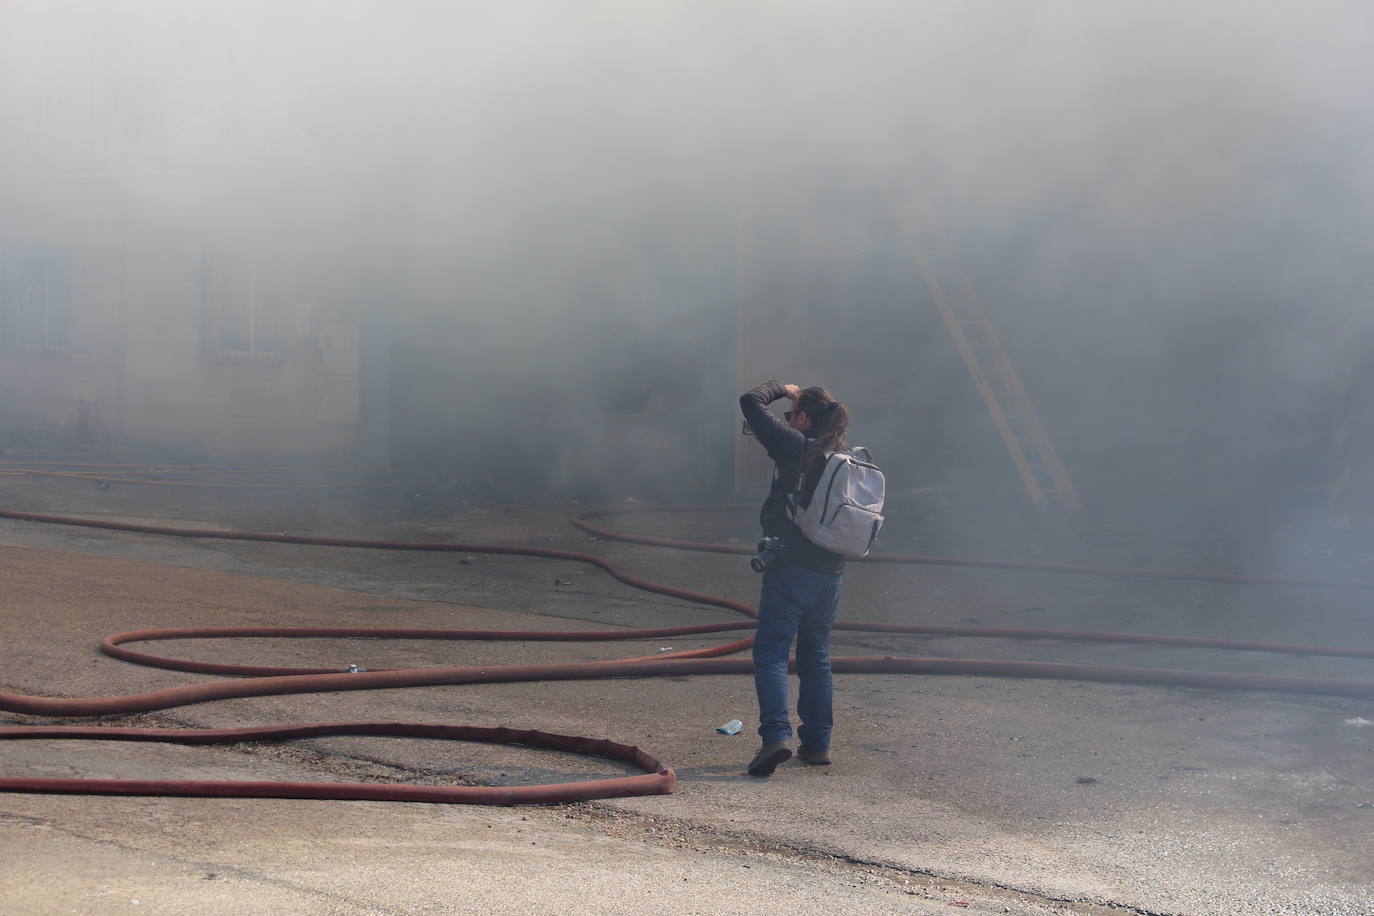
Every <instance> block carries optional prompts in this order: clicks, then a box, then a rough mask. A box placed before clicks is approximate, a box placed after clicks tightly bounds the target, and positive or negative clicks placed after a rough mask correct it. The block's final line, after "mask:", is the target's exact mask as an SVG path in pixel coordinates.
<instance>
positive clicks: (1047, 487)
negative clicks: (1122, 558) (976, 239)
mask: <svg viewBox="0 0 1374 916" xmlns="http://www.w3.org/2000/svg"><path fill="white" fill-rule="evenodd" d="M904 228H905V229H906V235H907V239H908V241H909V242H910V244H911V249H912V252H913V254H914V255H915V257H916V266H917V269H918V270H919V271H920V273H921V277H922V279H924V280H925V283H926V286H927V287H928V288H929V290H930V295H931V298H932V299H934V300H935V306H936V308H938V309H939V310H940V317H942V318H943V319H944V321H945V327H946V328H948V329H949V335H950V337H952V338H954V345H955V346H956V347H957V348H958V350H959V355H960V356H962V357H963V360H964V366H965V367H966V368H967V369H968V373H969V375H970V376H971V377H972V378H973V384H974V385H975V386H976V387H977V389H978V394H979V395H980V396H981V397H982V399H983V404H984V406H986V407H987V410H988V414H989V415H990V416H991V417H992V422H993V423H994V424H995V425H996V427H997V432H998V434H999V435H1000V436H1001V437H1002V443H1003V444H1004V445H1005V446H1006V447H1007V452H1008V453H1010V455H1011V460H1012V463H1013V464H1014V465H1016V473H1017V474H1018V475H1019V476H1020V477H1021V482H1022V483H1023V484H1025V487H1026V492H1027V493H1029V494H1030V498H1031V501H1032V502H1033V503H1035V505H1036V507H1037V508H1040V509H1045V508H1046V507H1048V506H1050V505H1051V504H1057V505H1059V506H1060V507H1062V508H1063V510H1064V511H1065V512H1067V513H1069V514H1071V515H1072V514H1075V513H1077V512H1078V511H1079V510H1080V509H1082V508H1083V503H1082V500H1080V499H1079V496H1078V491H1077V490H1076V489H1075V488H1074V485H1073V481H1071V480H1070V479H1069V473H1068V471H1066V470H1065V469H1064V464H1063V462H1061V461H1060V460H1059V453H1058V452H1056V451H1055V448H1054V443H1053V442H1051V441H1050V435H1049V433H1048V432H1047V431H1046V430H1045V426H1044V424H1043V423H1041V422H1040V415H1039V413H1037V412H1036V409H1035V404H1034V402H1032V401H1031V399H1030V395H1028V394H1026V389H1025V387H1023V386H1022V384H1021V377H1020V376H1019V375H1017V374H1016V369H1015V367H1013V366H1012V363H1011V358H1010V357H1009V356H1007V351H1006V349H1005V348H1003V346H1002V339H1001V338H1000V337H999V336H998V334H997V329H996V328H994V327H993V326H992V322H991V321H989V320H988V316H987V312H986V311H985V310H984V309H983V304H982V302H981V301H980V300H979V298H978V295H977V293H976V292H975V291H974V289H973V284H972V283H971V282H969V278H968V276H967V275H966V274H965V273H964V271H963V268H962V267H961V266H960V264H959V261H958V259H957V258H956V257H955V256H954V252H953V251H952V250H951V249H950V247H949V243H948V242H947V241H946V240H945V239H944V238H943V237H939V236H934V237H932V238H931V244H929V245H925V244H921V239H919V238H918V236H917V233H916V232H915V231H914V228H913V227H912V226H911V225H910V224H907V225H906V226H905V227H904ZM932 251H933V253H934V257H932V256H931V252H932Z"/></svg>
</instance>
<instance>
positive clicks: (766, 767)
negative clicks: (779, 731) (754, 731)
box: [749, 741, 792, 776]
mask: <svg viewBox="0 0 1374 916" xmlns="http://www.w3.org/2000/svg"><path fill="white" fill-rule="evenodd" d="M791 756H792V749H791V748H790V747H788V746H787V744H786V742H783V741H774V742H773V743H772V744H765V745H764V746H763V747H761V748H759V752H758V753H757V754H755V755H754V759H753V760H751V761H749V775H750V776H772V775H773V771H774V770H776V769H777V768H778V764H780V763H782V762H783V761H784V760H786V759H788V758H789V757H791Z"/></svg>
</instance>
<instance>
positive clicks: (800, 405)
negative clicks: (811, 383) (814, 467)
mask: <svg viewBox="0 0 1374 916" xmlns="http://www.w3.org/2000/svg"><path fill="white" fill-rule="evenodd" d="M797 409H798V410H801V411H804V412H805V413H806V415H807V416H808V417H810V418H811V432H812V433H813V434H814V438H812V440H811V442H810V444H809V445H808V446H807V448H806V457H807V458H814V457H816V456H817V455H824V454H825V453H826V452H842V451H844V450H845V449H846V448H848V447H849V443H848V442H846V441H845V433H846V432H848V431H849V408H848V407H846V406H845V405H843V404H841V403H840V402H839V401H837V400H835V399H834V398H833V397H831V396H830V392H828V391H826V390H825V389H824V388H819V387H815V388H804V389H802V392H801V394H800V395H798V397H797Z"/></svg>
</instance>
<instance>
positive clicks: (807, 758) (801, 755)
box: [797, 747, 830, 767]
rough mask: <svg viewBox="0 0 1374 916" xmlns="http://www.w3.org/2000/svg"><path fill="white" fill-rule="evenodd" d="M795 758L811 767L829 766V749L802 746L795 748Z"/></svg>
mask: <svg viewBox="0 0 1374 916" xmlns="http://www.w3.org/2000/svg"><path fill="white" fill-rule="evenodd" d="M797 759H798V760H800V761H801V762H802V763H805V764H808V765H810V766H813V767H828V766H830V752H829V751H813V750H811V749H810V748H806V747H803V748H799V749H798V750H797Z"/></svg>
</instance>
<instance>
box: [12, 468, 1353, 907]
mask: <svg viewBox="0 0 1374 916" xmlns="http://www.w3.org/2000/svg"><path fill="white" fill-rule="evenodd" d="M325 492H327V491H325ZM0 498H3V500H4V503H5V505H7V506H8V507H10V508H14V509H18V510H21V511H31V512H44V511H46V512H64V513H68V514H75V515H87V516H95V515H101V516H105V517H110V518H118V519H122V520H129V519H139V520H146V521H153V522H157V521H161V520H166V519H171V520H175V521H179V522H180V523H182V524H188V525H195V526H197V527H207V526H210V525H215V524H220V525H225V526H228V527H241V528H254V529H256V530H290V531H293V532H305V531H312V532H316V533H324V534H331V535H339V536H357V537H379V538H391V539H402V540H424V541H437V540H445V541H459V542H483V543H510V544H515V543H525V544H536V545H539V546H552V547H565V548H569V549H574V550H589V551H592V552H596V553H598V554H601V555H603V556H606V557H608V558H609V559H610V560H611V562H613V563H615V564H617V565H618V566H621V567H622V568H624V569H625V570H627V571H629V572H631V573H633V574H636V575H641V576H644V577H646V578H650V579H654V580H657V581H662V582H668V583H670V584H674V585H679V586H683V587H688V588H694V589H699V590H703V591H707V592H712V593H716V594H723V595H728V596H731V597H735V598H740V599H744V600H753V598H754V592H755V590H756V588H757V579H756V577H755V576H753V574H752V573H750V572H749V570H748V568H747V565H746V564H745V563H744V561H743V559H742V558H738V557H729V556H715V555H709V554H695V553H683V552H672V551H666V550H663V549H658V548H650V547H639V546H634V545H628V544H621V543H615V542H604V541H596V540H593V539H592V538H590V537H589V536H588V535H586V534H584V533H582V532H580V531H578V530H576V529H574V528H573V527H571V526H570V525H569V524H568V523H567V517H568V516H569V515H571V514H573V513H574V512H576V511H578V510H579V509H580V508H582V507H578V506H573V505H567V504H563V505H553V504H542V505H524V506H500V505H494V504H491V505H488V504H475V505H471V506H466V507H464V506H445V507H442V511H436V509H435V508H434V507H428V508H423V507H419V506H417V505H409V510H412V511H405V512H402V511H400V510H399V509H398V508H397V505H395V504H394V503H388V504H386V505H379V506H378V507H374V509H375V511H371V510H370V511H362V510H358V511H354V512H348V513H344V512H335V511H330V509H329V508H328V507H329V506H331V502H330V498H329V497H327V496H324V495H317V496H311V497H309V498H295V497H291V498H287V497H284V496H279V495H278V496H273V497H271V498H258V499H244V498H240V497H239V496H237V495H234V494H227V495H226V494H224V493H219V494H215V495H213V496H211V495H208V494H206V493H201V492H198V491H183V490H171V489H158V488H154V487H137V486H133V485H122V484H116V485H115V486H113V487H111V488H110V489H109V490H97V489H95V488H93V487H92V486H91V485H90V484H89V483H88V482H74V481H61V480H38V479H30V478H0ZM406 505H407V504H405V503H404V501H402V503H401V507H402V508H406ZM354 508H356V507H354ZM617 524H618V525H621V526H622V527H625V528H635V529H638V530H645V531H649V530H655V531H661V532H664V533H667V534H670V535H672V534H679V535H683V536H688V537H693V538H703V539H711V540H720V541H724V540H728V539H730V538H735V539H738V540H739V541H741V542H748V541H749V539H751V538H752V536H753V530H752V527H751V526H752V519H751V517H750V515H749V513H740V514H738V515H731V514H729V513H701V514H698V515H687V516H671V517H653V516H644V517H638V518H627V519H624V520H621V521H618V522H617ZM992 546H993V547H994V548H996V547H1001V548H1003V549H1005V550H1012V551H1020V552H1022V553H1024V552H1026V551H1027V550H1030V552H1032V553H1034V552H1035V550H1034V549H1033V548H1028V547H1027V545H1026V544H1025V543H1017V544H1010V543H1008V544H1002V545H992ZM890 549H897V548H896V547H893V548H890ZM991 552H996V551H995V550H994V551H991ZM1078 559H1080V560H1081V559H1083V557H1078ZM1088 559H1089V561H1090V562H1092V561H1100V560H1101V558H1088ZM0 582H2V583H3V589H0V690H4V691H9V692H18V693H28V694H42V695H49V696H105V695H113V694H122V693H131V692H139V691H145V690H151V689H156V688H159V687H164V686H173V685H177V684H186V683H198V682H201V681H203V680H205V679H206V678H204V677H203V676H198V675H192V674H183V673H177V672H169V671H161V670H155V669H148V668H140V667H136V666H133V665H129V664H126V663H123V662H119V661H116V660H113V659H108V658H105V657H103V656H101V655H99V654H98V652H97V651H96V649H95V646H96V644H97V642H98V641H99V639H100V637H102V636H103V635H105V634H108V633H112V632H117V631H121V630H128V629H138V628H151V627H176V626H192V625H234V624H245V625H246V624H263V625H266V624H272V625H303V626H311V625H314V626H322V625H340V626H348V625H354V626H369V625H371V626H413V627H455V628H459V627H461V628H499V629H551V628H569V629H572V628H580V627H598V628H607V627H622V626H623V627H644V626H662V625H671V624H675V623H696V622H705V621H710V620H718V619H722V618H723V617H725V614H724V613H723V612H719V611H716V610H712V609H708V608H701V607H695V606H692V605H688V604H686V603H683V602H680V601H675V600H671V599H666V598H661V597H658V596H654V595H646V594H644V593H641V592H636V591H634V590H632V589H629V588H628V587H625V586H623V585H621V584H619V583H617V582H615V581H614V580H612V579H610V578H609V577H607V576H605V575H604V574H602V573H600V572H599V571H597V570H595V569H592V568H590V567H583V566H579V565H576V564H571V563H566V562H557V561H546V560H532V559H525V558H511V557H494V556H485V555H481V556H474V557H471V558H465V557H462V556H455V555H444V554H421V553H402V552H386V551H370V550H342V549H325V548H306V547H290V546H281V545H270V544H253V543H240V542H229V541H207V540H178V539H169V538H163V537H154V536H145V535H134V534H120V533H113V532H104V531H96V530H89V529H80V528H65V527H54V526H41V525H36V524H32V523H24V522H13V521H0ZM845 589H846V592H845V596H844V598H843V599H842V605H841V607H842V613H841V616H842V617H843V618H846V619H853V620H876V621H889V622H896V621H911V622H928V623H945V624H957V623H970V624H981V625H985V626H996V625H1016V626H1030V627H1047V628H1048V627H1054V628H1082V629H1109V630H1133V631H1137V632H1175V633H1198V634H1203V635H1216V636H1232V637H1236V638H1244V639H1255V640H1273V641H1293V642H1306V643H1332V642H1339V643H1344V644H1359V645H1374V615H1371V614H1370V613H1369V612H1368V600H1369V593H1368V592H1359V591H1350V590H1333V589H1313V588H1294V587H1256V586H1234V585H1232V586H1225V585H1216V584H1207V583H1198V582H1176V581H1175V582H1169V581H1140V580H1129V579H1120V578H1102V577H1069V576H1062V575H1061V576H1056V575H1048V574H1037V573H1025V572H1020V573H1013V572H1009V571H996V570H977V569H969V568H958V567H946V566H877V565H855V566H853V567H851V569H850V572H849V573H848V574H847V576H846V582H845ZM712 641H719V639H717V640H681V639H675V640H670V641H658V642H655V643H615V644H607V643H602V644H592V643H570V644H521V643H510V644H506V643H454V644H448V643H422V642H408V643H407V642H385V643H384V642H372V641H365V640H332V641H324V640H319V641H303V642H300V641H292V642H289V643H288V642H286V641H269V640H241V641H235V642H233V643H219V644H214V643H211V642H209V641H184V642H181V643H162V644H159V648H162V649H167V650H175V653H176V654H179V655H182V656H185V657H196V658H206V659H211V658H213V659H217V660H237V661H245V662H247V661H250V660H251V661H260V662H264V663H269V664H270V663H278V664H312V663H318V664H331V665H339V666H340V667H342V666H346V665H348V664H350V663H355V664H358V665H361V666H363V667H368V668H372V667H388V666H391V667H395V666H416V667H420V666H433V665H455V664H466V663H471V662H474V661H482V662H489V663H493V664H496V663H501V662H537V661H544V660H548V661H554V660H569V659H574V660H575V659H590V658H613V657H623V656H629V655H638V654H651V653H654V652H656V651H658V650H660V649H662V648H665V647H667V646H671V647H672V648H674V649H682V648H687V647H689V646H694V645H704V644H708V643H710V642H712ZM834 652H835V654H836V655H883V654H888V655H892V654H896V655H934V656H969V657H984V658H1009V659H1010V658H1027V659H1040V660H1071V661H1084V662H1091V663H1101V664H1125V665H1138V666H1154V667H1176V668H1203V669H1214V670H1231V671H1255V672H1272V673H1286V674H1294V675H1310V676H1328V677H1349V678H1355V679H1361V680H1374V666H1372V665H1371V663H1370V662H1368V661H1358V660H1344V659H1331V658H1326V659H1321V658H1318V659H1313V658H1304V657H1299V656H1289V655H1268V654H1260V653H1221V652H1215V651H1203V650H1181V649H1168V648H1150V647H1141V646H1120V645H1109V644H1104V645H1091V644H1089V645H1079V644H1072V643H1056V642H1052V641H1044V640H1037V641H1031V642H1011V641H1005V640H972V639H932V638H914V637H905V638H898V637H889V636H875V635H859V636H855V635H848V634H842V633H837V635H836V645H835V649H834ZM752 707H753V696H752V687H751V684H750V683H749V681H748V680H747V679H746V678H739V677H724V676H716V677H693V678H666V679H652V680H616V681H600V682H595V681H593V682H567V683H553V684H504V685H483V686H476V687H438V688H416V689H402V690H391V691H380V692H368V693H347V694H321V695H298V696H290V697H270V698H257V699H244V700H229V701H220V702H216V703H209V704H204V705H200V706H191V707H183V708H179V709H173V710H168V711H165V712H160V713H153V714H148V715H141V716H133V717H126V718H121V719H117V720H106V721H105V722H104V724H140V725H176V726H185V727H227V726H234V725H238V726H246V725H267V724H276V723H287V722H299V721H343V720H397V721H421V722H448V723H460V724H461V723H469V724H479V725H499V724H507V725H513V726H520V727H532V728H539V729H543V730H546V731H555V732H563V733H569V734H582V735H591V736H597V737H600V736H605V737H609V738H612V739H614V740H616V741H621V742H624V743H630V744H639V745H641V746H643V747H645V748H647V749H649V750H650V751H651V752H653V753H654V754H656V755H657V756H659V757H660V758H661V759H663V760H664V761H666V762H668V763H669V764H671V765H672V766H674V767H675V768H676V770H677V772H678V775H679V778H680V784H679V789H678V792H677V793H676V794H674V795H671V796H658V797H650V798H641V799H627V800H613V801H605V802H593V803H582V804H570V805H559V806H549V807H534V808H478V807H465V806H449V805H432V804H405V803H379V802H327V801H273V800H234V799H217V800H208V799H163V798H119V797H93V796H57V795H52V796H43V795H24V794H15V793H9V794H0V850H3V853H4V854H3V856H0V902H3V910H4V911H5V912H7V913H8V912H14V913H69V912H77V913H90V912H99V913H109V912H137V913H181V912H187V911H190V910H193V909H194V910H198V911H207V912H220V911H225V912H228V911H233V912H235V913H284V912H292V913H294V912H302V913H304V912H309V913H341V914H362V913H425V912H435V913H465V912H496V913H506V912H509V913H555V912H557V913H592V912H629V911H643V910H648V909H651V910H654V911H659V912H664V913H762V912H795V911H808V912H816V913H851V912H873V913H912V914H943V913H951V912H959V911H964V912H969V913H984V914H987V913H1024V914H1043V913H1061V914H1103V913H1122V912H1124V913H1150V914H1163V913H1171V914H1172V913H1187V914H1247V916H1249V914H1290V916H1297V914H1348V916H1368V914H1371V913H1374V856H1371V855H1370V850H1371V845H1370V840H1369V837H1370V836H1371V834H1374V704H1371V703H1370V702H1369V701H1360V700H1351V699H1340V698H1326V697H1312V696H1306V697H1304V696H1284V695H1278V694H1270V693H1240V692H1224V691H1205V690H1193V689H1171V688H1163V687H1161V688H1153V687H1143V686H1125V685H1113V684H1097V683H1073V682H1058V681H1024V680H1019V681H1013V680H995V679H981V678H935V677H901V676H889V675H864V676H854V675H850V676H841V677H839V678H838V679H837V696H836V714H837V723H838V724H837V730H836V736H835V748H834V751H835V764H834V765H833V766H831V767H828V768H809V767H803V766H797V765H793V764H787V765H784V766H783V767H782V768H780V769H779V771H778V772H777V773H776V774H775V775H774V776H773V777H772V778H771V779H767V780H762V779H755V778H751V777H748V776H746V775H744V774H743V773H742V768H743V764H744V763H745V762H746V761H747V760H748V758H749V756H750V755H751V754H752V752H753V750H754V748H755V746H756V739H755V738H754V737H752V735H751V734H750V733H749V729H750V728H751V727H752V722H751V721H750V720H751V718H752V716H751V713H752ZM732 718H739V719H742V720H744V721H745V722H746V723H748V726H747V728H746V732H745V733H744V734H742V735H739V736H737V737H726V736H723V735H720V734H718V733H717V732H715V730H714V728H715V726H716V725H719V724H721V723H723V722H725V721H727V720H729V719H732ZM40 721H41V722H47V721H51V720H38V719H35V718H31V717H25V716H20V715H14V714H3V713H0V722H5V723H16V722H34V723H37V722H40ZM620 772H626V770H624V769H623V768H621V767H619V766H618V765H615V764H610V763H607V762H604V761H587V760H584V759H581V758H571V757H568V756H567V755H562V754H554V753H546V752H535V751H528V750H520V749H512V748H509V747H488V746H483V745H453V744H448V743H440V742H430V741H422V740H411V739H351V738H349V739H345V738H331V739H322V740H312V741H301V742H294V743H291V744H289V745H284V746H277V745H247V746H236V747H228V748H190V747H178V746H158V745H124V744H117V743H110V744H101V743H76V742H58V741H32V742H27V741H26V742H7V743H4V744H0V775H37V776H43V775H47V776H111V777H119V776H127V777H144V778H152V777H154V776H157V777H166V778H177V777H184V778H195V779H207V778H209V779H213V778H226V779H232V778H243V779H250V778H251V779H261V778H279V779H309V780H331V779H332V780H348V781H359V780H400V781H411V782H418V783H425V782H440V783H442V782H446V781H451V782H458V783H471V782H481V783H538V782H553V781H562V780H566V779H576V778H580V777H584V776H585V777H592V776H597V775H610V774H614V773H620Z"/></svg>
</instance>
